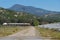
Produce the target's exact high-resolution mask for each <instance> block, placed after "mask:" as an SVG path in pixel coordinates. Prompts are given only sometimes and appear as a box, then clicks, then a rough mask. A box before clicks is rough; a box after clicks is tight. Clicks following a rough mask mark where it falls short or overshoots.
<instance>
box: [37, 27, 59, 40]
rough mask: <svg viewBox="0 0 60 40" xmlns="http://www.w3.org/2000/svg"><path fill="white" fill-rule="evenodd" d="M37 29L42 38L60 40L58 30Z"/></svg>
mask: <svg viewBox="0 0 60 40" xmlns="http://www.w3.org/2000/svg"><path fill="white" fill-rule="evenodd" d="M36 29H37V30H38V31H39V32H40V36H43V37H51V39H54V40H60V31H58V29H49V28H39V27H36Z"/></svg>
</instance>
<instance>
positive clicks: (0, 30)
mask: <svg viewBox="0 0 60 40" xmlns="http://www.w3.org/2000/svg"><path fill="white" fill-rule="evenodd" d="M26 28H27V27H23V26H22V27H20V26H0V37H3V36H8V35H11V34H13V33H16V32H19V31H21V30H23V29H26Z"/></svg>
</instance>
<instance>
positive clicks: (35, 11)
mask: <svg viewBox="0 0 60 40" xmlns="http://www.w3.org/2000/svg"><path fill="white" fill-rule="evenodd" d="M9 10H14V11H18V12H20V11H23V12H28V13H31V14H34V15H38V16H40V15H45V14H55V13H60V12H56V11H49V10H45V9H42V8H36V7H33V6H24V5H20V4H15V5H13V6H12V7H10V8H9Z"/></svg>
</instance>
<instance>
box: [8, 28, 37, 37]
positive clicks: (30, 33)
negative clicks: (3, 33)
mask: <svg viewBox="0 0 60 40" xmlns="http://www.w3.org/2000/svg"><path fill="white" fill-rule="evenodd" d="M35 30H36V29H35V28H34V27H29V28H28V29H26V30H22V31H20V32H18V33H15V34H12V35H9V36H8V37H15V36H16V37H20V36H36V31H35Z"/></svg>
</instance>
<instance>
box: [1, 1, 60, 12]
mask: <svg viewBox="0 0 60 40" xmlns="http://www.w3.org/2000/svg"><path fill="white" fill-rule="evenodd" d="M14 4H21V5H25V6H34V7H37V8H43V9H46V10H51V11H60V0H0V7H4V8H9V7H11V6H12V5H14Z"/></svg>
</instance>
